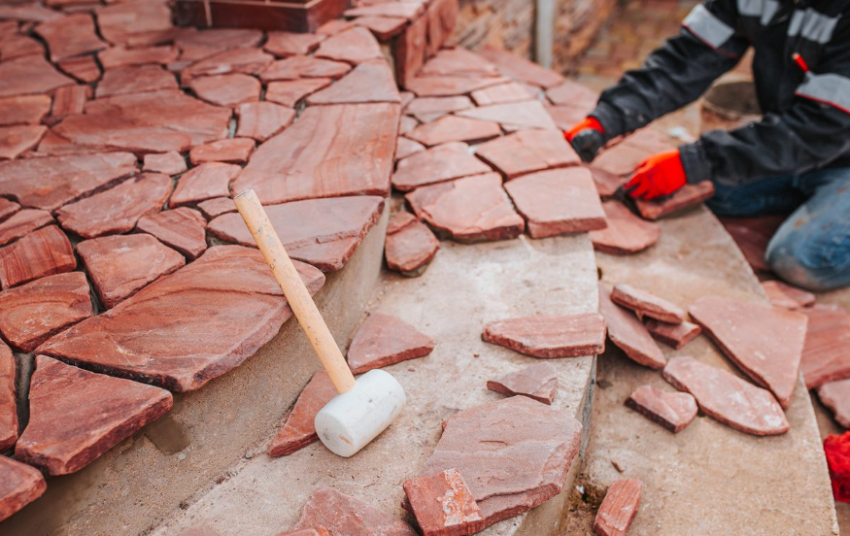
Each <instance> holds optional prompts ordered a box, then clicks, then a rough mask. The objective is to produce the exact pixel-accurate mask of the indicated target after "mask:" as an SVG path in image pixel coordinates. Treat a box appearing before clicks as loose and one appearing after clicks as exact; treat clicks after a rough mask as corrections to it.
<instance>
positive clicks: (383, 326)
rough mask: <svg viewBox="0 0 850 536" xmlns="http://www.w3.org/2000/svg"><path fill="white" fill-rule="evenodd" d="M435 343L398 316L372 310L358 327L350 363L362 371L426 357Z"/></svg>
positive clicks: (352, 344)
mask: <svg viewBox="0 0 850 536" xmlns="http://www.w3.org/2000/svg"><path fill="white" fill-rule="evenodd" d="M434 346H435V343H434V341H433V340H432V339H431V338H430V337H428V336H427V335H425V334H423V333H420V332H419V330H417V329H416V328H414V327H413V326H411V325H410V324H408V323H406V322H403V321H401V320H399V319H398V318H396V317H394V316H390V315H385V314H383V313H372V314H371V315H369V318H367V319H366V321H365V322H363V325H361V326H360V328H359V329H358V330H357V333H356V334H355V335H354V339H352V341H351V345H350V346H349V347H348V355H347V357H348V366H349V367H351V372H353V373H354V374H361V373H363V372H367V371H369V370H372V369H376V368H383V367H388V366H390V365H394V364H396V363H400V362H402V361H407V360H409V359H415V358H417V357H424V356H426V355H428V354H430V353H431V352H432V351H433V350H434Z"/></svg>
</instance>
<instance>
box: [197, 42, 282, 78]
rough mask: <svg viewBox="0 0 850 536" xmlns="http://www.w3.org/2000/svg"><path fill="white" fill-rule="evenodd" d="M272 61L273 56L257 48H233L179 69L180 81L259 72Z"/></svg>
mask: <svg viewBox="0 0 850 536" xmlns="http://www.w3.org/2000/svg"><path fill="white" fill-rule="evenodd" d="M273 61H274V56H272V55H271V54H266V53H265V52H263V51H262V50H261V49H259V48H235V49H233V50H225V51H224V52H219V53H218V54H215V55H214V56H210V57H209V58H205V59H203V60H201V61H199V62H197V63H193V64H192V65H190V66H189V67H186V68H185V69H183V70H182V71H180V82H181V83H182V84H183V85H184V86H185V85H188V84H189V83H190V82H191V81H192V80H194V79H195V78H198V77H201V76H211V75H219V74H230V73H242V74H259V73H260V72H261V71H263V70H264V69H265V68H266V67H268V66H269V65H270V64H271V63H272V62H273Z"/></svg>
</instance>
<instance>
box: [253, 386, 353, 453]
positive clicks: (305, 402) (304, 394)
mask: <svg viewBox="0 0 850 536" xmlns="http://www.w3.org/2000/svg"><path fill="white" fill-rule="evenodd" d="M336 395H337V391H336V388H335V387H334V385H333V383H331V379H330V377H329V376H328V374H327V372H325V371H324V370H320V371H318V372H316V373H315V374H313V377H312V378H311V379H310V382H309V383H308V384H307V386H306V387H305V388H304V390H303V391H301V394H300V395H298V400H296V401H295V406H294V407H293V408H292V411H291V412H290V414H289V416H288V417H287V418H286V422H285V423H284V425H283V426H282V427H281V428H280V430H278V432H277V435H276V436H275V438H274V440H273V441H272V444H271V447H270V448H269V456H272V457H278V456H286V455H288V454H292V453H293V452H295V451H297V450H300V449H303V448H304V447H306V446H307V445H309V444H311V443H313V442H315V441H318V439H319V436H318V435H317V434H316V426H315V424H314V421H315V419H316V414H317V413H319V410H321V409H322V408H323V407H325V405H326V404H327V403H328V402H330V401H331V399H332V398H333V397H335V396H336Z"/></svg>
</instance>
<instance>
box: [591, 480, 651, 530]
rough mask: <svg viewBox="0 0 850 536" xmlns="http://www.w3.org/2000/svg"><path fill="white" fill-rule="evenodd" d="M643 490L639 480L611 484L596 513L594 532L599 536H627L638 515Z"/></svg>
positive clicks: (619, 481)
mask: <svg viewBox="0 0 850 536" xmlns="http://www.w3.org/2000/svg"><path fill="white" fill-rule="evenodd" d="M642 489H643V484H642V483H641V481H640V480H637V479H629V480H618V481H616V482H614V483H613V484H611V487H609V488H608V492H607V493H606V494H605V499H603V500H602V504H601V505H599V510H598V511H597V512H596V519H594V521H593V531H594V532H595V533H596V534H598V535H599V536H626V531H628V530H629V525H631V523H632V520H634V518H635V516H636V515H637V513H638V507H639V506H640V493H641V490H642Z"/></svg>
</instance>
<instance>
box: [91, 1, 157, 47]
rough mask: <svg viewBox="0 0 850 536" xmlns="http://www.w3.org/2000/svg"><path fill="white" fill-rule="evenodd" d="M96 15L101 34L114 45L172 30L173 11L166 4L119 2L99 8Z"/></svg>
mask: <svg viewBox="0 0 850 536" xmlns="http://www.w3.org/2000/svg"><path fill="white" fill-rule="evenodd" d="M95 13H96V15H97V24H98V27H99V28H100V32H101V34H102V35H103V37H104V38H106V39H107V40H108V41H109V42H111V43H114V44H122V43H125V42H127V41H129V40H131V39H132V38H133V37H134V36H137V35H144V34H145V33H150V32H156V31H164V30H168V29H170V28H171V11H170V10H169V9H168V5H167V4H166V3H164V2H153V1H152V2H117V3H113V4H112V5H108V6H99V7H98V8H97V9H96V10H95Z"/></svg>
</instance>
